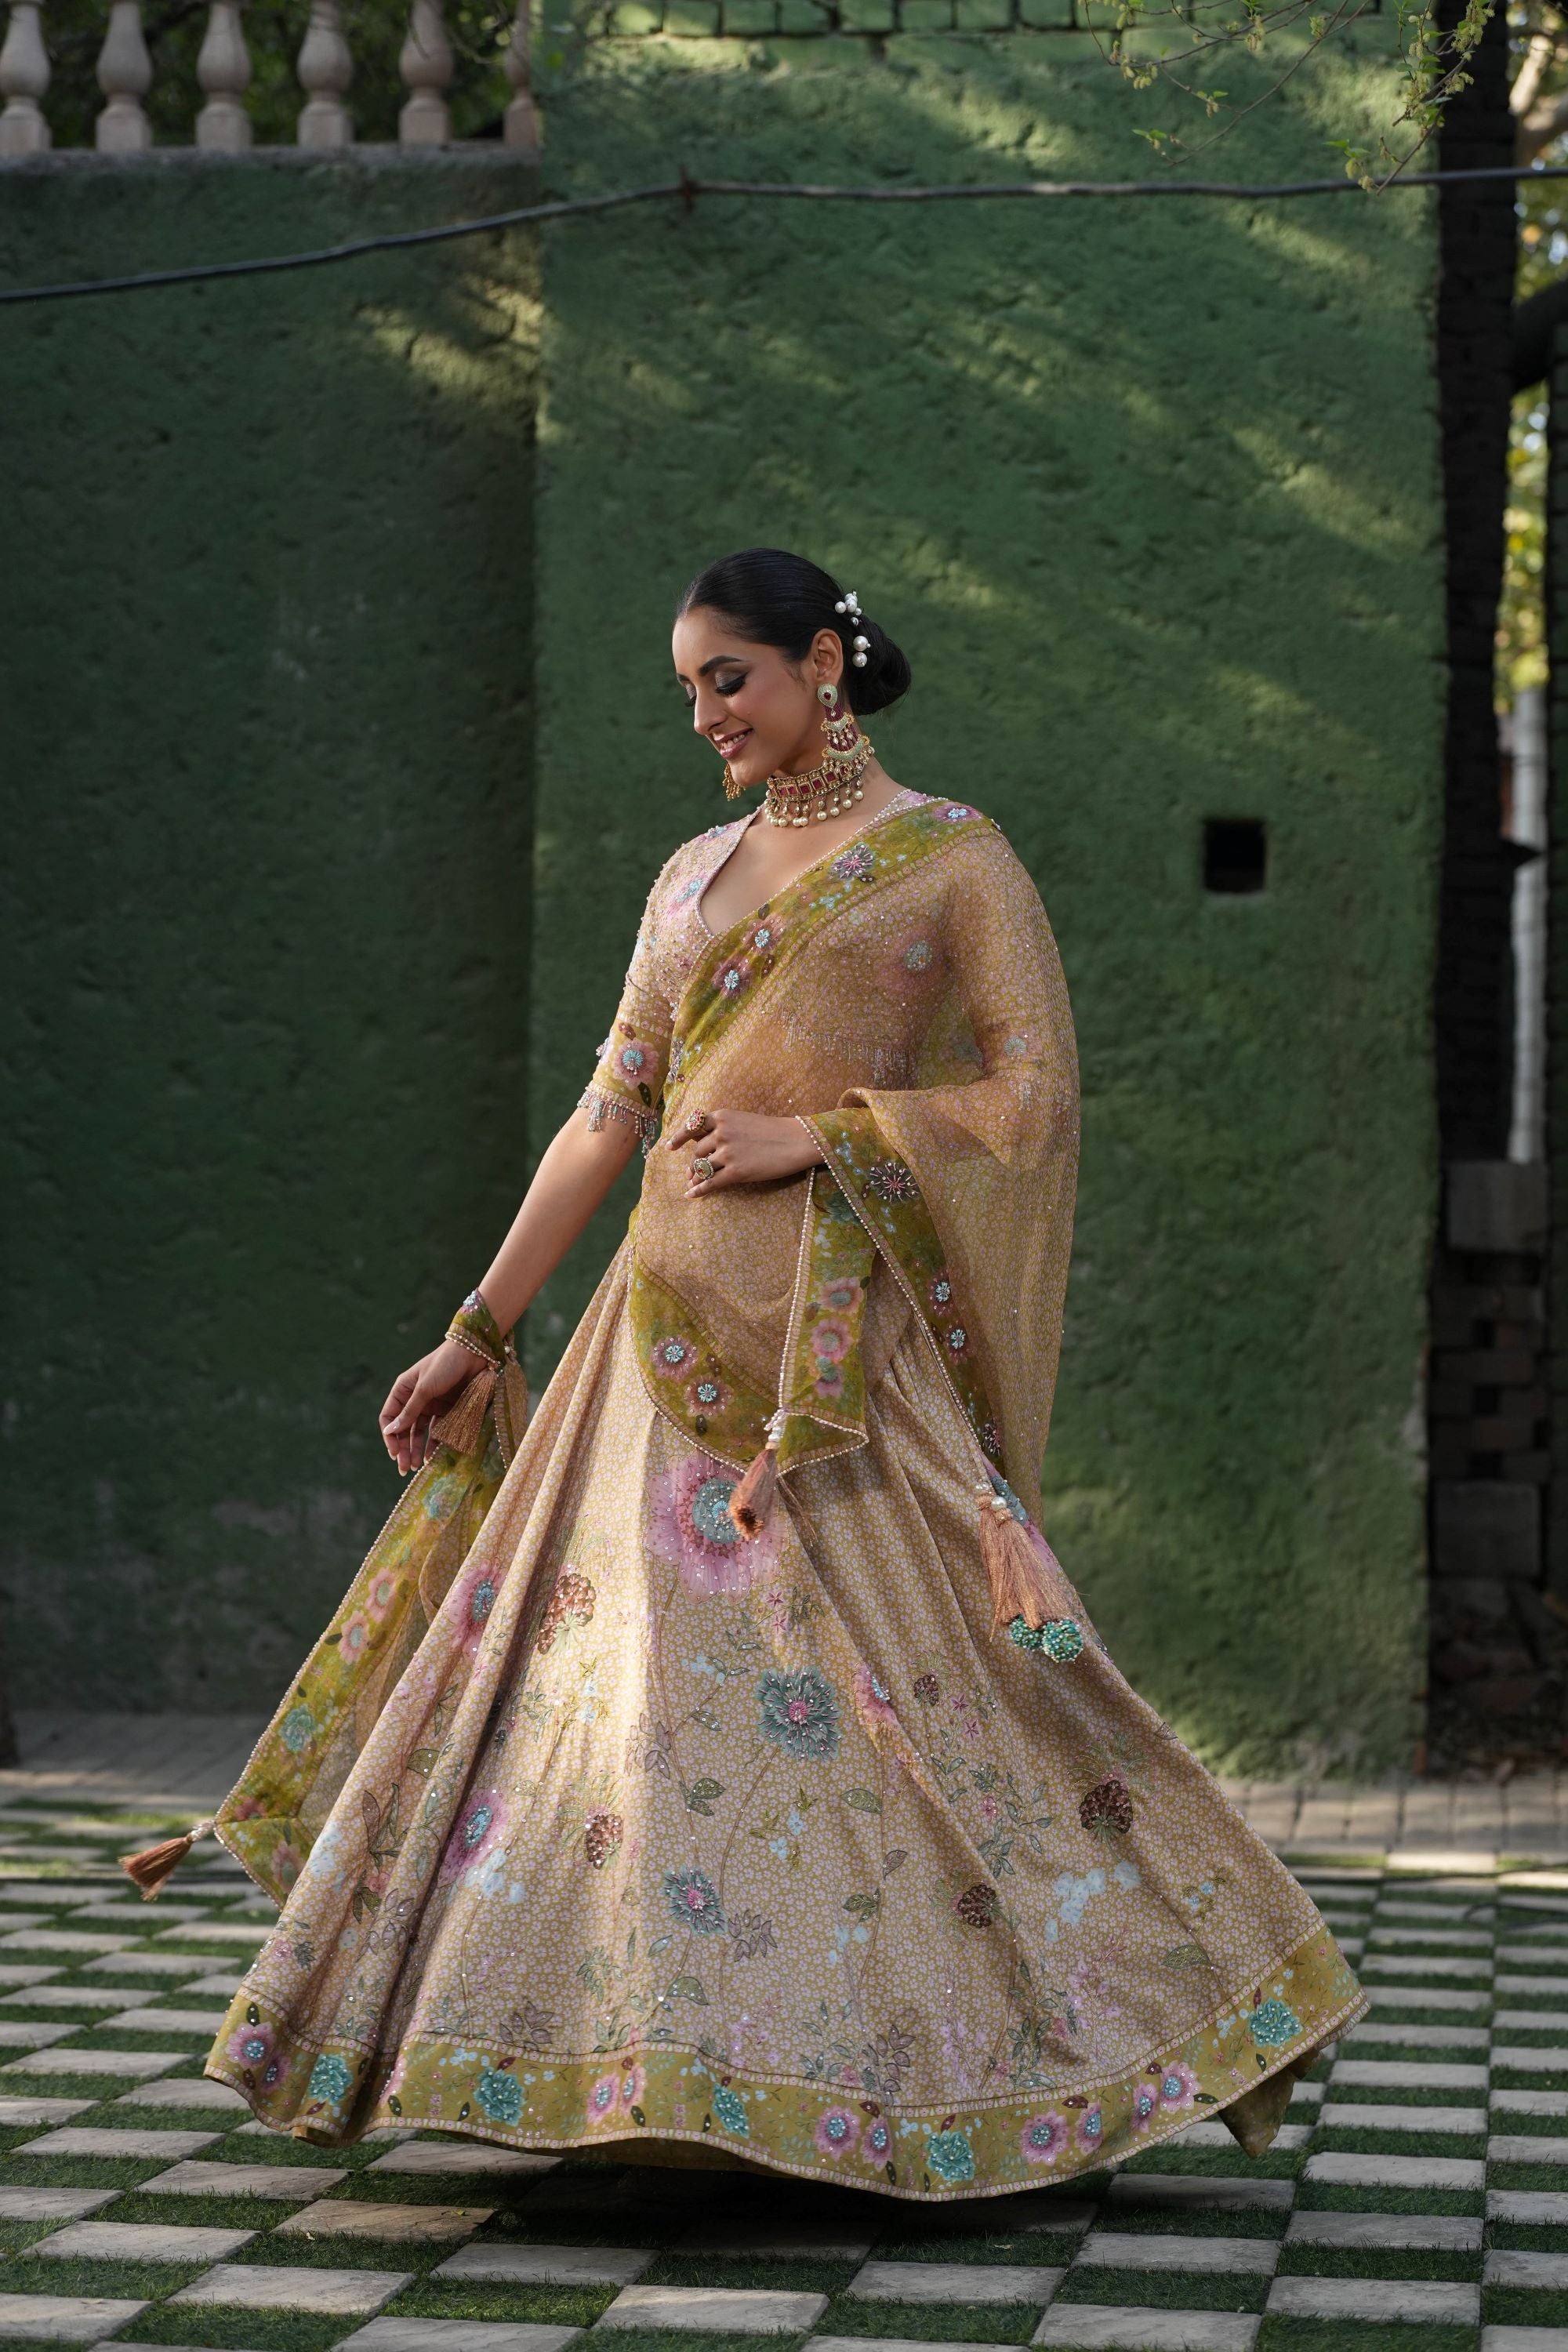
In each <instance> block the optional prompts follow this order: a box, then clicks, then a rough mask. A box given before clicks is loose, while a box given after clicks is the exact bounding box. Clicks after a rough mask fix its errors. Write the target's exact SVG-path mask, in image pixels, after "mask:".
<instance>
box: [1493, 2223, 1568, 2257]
mask: <svg viewBox="0 0 1568 2352" xmlns="http://www.w3.org/2000/svg"><path fill="white" fill-rule="evenodd" d="M1487 2243H1488V2245H1489V2246H1497V2247H1507V2248H1508V2250H1509V2251H1510V2252H1513V2253H1521V2254H1568V2229H1563V2228H1553V2227H1552V2225H1551V2224H1550V2223H1547V2224H1542V2223H1539V2222H1535V2221H1493V2222H1490V2223H1489V2225H1488V2229H1487Z"/></svg>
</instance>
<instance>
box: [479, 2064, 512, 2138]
mask: <svg viewBox="0 0 1568 2352" xmlns="http://www.w3.org/2000/svg"><path fill="white" fill-rule="evenodd" d="M474 2100H475V2104H476V2105H478V2106H479V2107H480V2108H482V2109H483V2111H484V2113H485V2114H486V2115H487V2116H489V2119H490V2121H491V2123H492V2124H515V2123H516V2122H517V2121H518V2119H519V2118H520V2116H521V2114H522V2084H521V2083H520V2082H519V2081H518V2079H517V2076H516V2075H515V2074H503V2073H502V2071H501V2069H500V2067H499V2066H487V2067H486V2069H485V2071H484V2073H483V2074H481V2075H480V2076H479V2084H478V2087H477V2088H476V2090H475V2092H474Z"/></svg>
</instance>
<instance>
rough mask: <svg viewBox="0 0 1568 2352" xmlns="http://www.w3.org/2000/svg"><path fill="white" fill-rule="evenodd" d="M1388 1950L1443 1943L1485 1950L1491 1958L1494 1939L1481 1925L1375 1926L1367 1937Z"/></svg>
mask: <svg viewBox="0 0 1568 2352" xmlns="http://www.w3.org/2000/svg"><path fill="white" fill-rule="evenodd" d="M1367 1942H1368V1943H1369V1944H1376V1945H1377V1946H1378V1947H1379V1948H1380V1949H1382V1950H1384V1951H1386V1950H1387V1949H1389V1948H1390V1947H1391V1946H1394V1945H1403V1944H1442V1945H1444V1946H1447V1947H1450V1948H1452V1949H1453V1950H1455V1951H1468V1952H1484V1953H1486V1954H1487V1956H1488V1958H1489V1957H1490V1954H1491V1948H1492V1939H1491V1937H1489V1935H1488V1934H1487V1933H1486V1932H1485V1930H1484V1929H1483V1928H1480V1927H1421V1928H1415V1927H1405V1928H1400V1927H1373V1930H1372V1932H1371V1934H1370V1935H1369V1936H1368V1937H1367Z"/></svg>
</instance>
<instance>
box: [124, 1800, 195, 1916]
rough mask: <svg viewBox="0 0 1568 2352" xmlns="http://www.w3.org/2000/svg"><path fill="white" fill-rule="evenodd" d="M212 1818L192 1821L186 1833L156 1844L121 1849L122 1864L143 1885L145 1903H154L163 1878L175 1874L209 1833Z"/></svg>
mask: <svg viewBox="0 0 1568 2352" xmlns="http://www.w3.org/2000/svg"><path fill="white" fill-rule="evenodd" d="M212 1832H213V1822H212V1821H211V1820H210V1819H208V1820H206V1821H205V1822H192V1823H191V1826H190V1828H189V1829H188V1830H187V1831H186V1832H185V1833H184V1837H172V1838H163V1840H161V1842H160V1843H158V1844H157V1845H150V1846H144V1847H143V1848H142V1852H141V1853H122V1854H121V1857H120V1867H121V1870H122V1871H123V1872H124V1873H125V1874H126V1876H127V1877H128V1878H130V1879H132V1880H133V1881H134V1882H135V1884H136V1885H138V1886H139V1887H140V1888H141V1889H142V1902H143V1903H151V1902H152V1900H153V1896H154V1895H158V1894H160V1893H161V1892H162V1891H163V1882H164V1880H165V1879H166V1878H172V1877H173V1876H174V1873H175V1871H176V1870H178V1868H179V1866H180V1864H181V1863H183V1862H184V1858H185V1856H186V1854H188V1853H189V1852H190V1850H191V1848H192V1847H193V1846H194V1845H195V1843H196V1840H197V1839H198V1838H205V1837H210V1836H211V1835H212Z"/></svg>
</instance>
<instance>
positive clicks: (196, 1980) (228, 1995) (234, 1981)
mask: <svg viewBox="0 0 1568 2352" xmlns="http://www.w3.org/2000/svg"><path fill="white" fill-rule="evenodd" d="M244 1982H245V1979H244V1977H243V1976H241V1975H239V1974H238V1972H237V1971H231V1970H229V1969H216V1970H214V1971H213V1972H211V1973H210V1974H208V1975H206V1976H205V1977H193V1978H192V1979H191V1981H190V1983H189V1984H187V1985H182V1986H181V1987H180V1990H181V1991H182V1992H217V1993H222V1995H223V1996H224V1998H225V2000H233V1999H234V1996H235V1994H236V1993H237V1991H238V1990H239V1988H240V1986H241V1985H242V1984H243V1983H244ZM467 2324H468V2323H467V2322H466V2321H458V2322H455V2323H454V2325H456V2326H467ZM402 2325H403V2323H402V2321H401V2320H392V2319H377V2320H374V2321H373V2322H372V2326H375V2327H400V2326H402Z"/></svg>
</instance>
